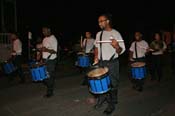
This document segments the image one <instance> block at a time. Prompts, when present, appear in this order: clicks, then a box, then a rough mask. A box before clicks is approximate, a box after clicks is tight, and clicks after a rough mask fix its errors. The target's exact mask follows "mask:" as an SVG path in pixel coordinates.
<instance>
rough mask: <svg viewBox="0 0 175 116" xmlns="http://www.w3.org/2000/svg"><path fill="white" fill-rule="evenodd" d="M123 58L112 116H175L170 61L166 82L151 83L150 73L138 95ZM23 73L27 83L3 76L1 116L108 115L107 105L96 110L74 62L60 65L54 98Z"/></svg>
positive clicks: (166, 69)
mask: <svg viewBox="0 0 175 116" xmlns="http://www.w3.org/2000/svg"><path fill="white" fill-rule="evenodd" d="M69 58H70V57H69ZM122 58H124V56H123V57H122ZM122 58H121V63H120V67H121V69H120V86H119V103H118V104H117V106H116V110H115V111H114V112H113V114H112V115H111V116H175V84H174V83H175V79H174V78H175V77H173V76H172V75H171V69H170V67H169V65H168V64H167V62H165V63H164V67H165V68H164V71H163V72H164V76H163V79H162V80H161V81H160V82H158V81H156V80H154V81H151V80H150V75H149V74H147V76H146V80H145V84H144V89H143V91H142V92H138V91H136V90H134V89H133V88H132V84H131V82H130V79H129V78H128V75H129V70H130V69H129V68H128V65H127V60H126V59H124V60H123V59H122ZM24 67H25V66H24ZM24 72H25V75H26V82H25V83H24V84H19V83H18V82H19V78H18V77H14V78H15V79H14V80H13V81H12V82H9V81H8V79H7V77H6V76H4V75H2V74H1V77H0V116H105V115H104V114H103V110H104V109H105V108H106V104H104V105H103V107H102V108H101V109H100V110H95V109H94V108H93V106H94V103H89V102H88V100H89V99H90V98H92V97H93V96H92V95H91V93H90V92H89V89H88V87H87V86H82V85H81V82H82V80H83V77H84V75H85V73H80V72H79V69H78V68H77V67H76V66H75V65H74V61H71V60H66V59H64V61H60V63H58V65H57V68H56V72H55V77H56V81H55V92H54V96H52V97H51V98H44V97H43V95H44V94H45V92H46V88H45V86H44V85H43V84H42V83H34V82H32V80H31V74H30V69H28V68H27V67H25V68H24Z"/></svg>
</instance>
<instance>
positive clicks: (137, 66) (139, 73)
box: [131, 62, 146, 79]
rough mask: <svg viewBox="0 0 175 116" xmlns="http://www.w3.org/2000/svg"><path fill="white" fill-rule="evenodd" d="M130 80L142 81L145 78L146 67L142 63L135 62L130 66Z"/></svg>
mask: <svg viewBox="0 0 175 116" xmlns="http://www.w3.org/2000/svg"><path fill="white" fill-rule="evenodd" d="M131 67H132V68H131V72H132V78H135V79H143V78H144V77H145V76H146V66H145V63H144V62H135V63H132V64H131Z"/></svg>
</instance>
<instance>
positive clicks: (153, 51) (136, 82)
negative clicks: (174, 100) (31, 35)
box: [10, 14, 175, 115]
mask: <svg viewBox="0 0 175 116" xmlns="http://www.w3.org/2000/svg"><path fill="white" fill-rule="evenodd" d="M98 24H99V27H100V29H101V30H100V31H99V32H97V33H96V37H95V38H93V37H92V32H90V31H86V32H85V38H84V39H83V40H82V41H81V42H80V45H81V50H80V51H81V52H82V53H83V54H81V55H87V56H88V57H89V59H90V60H89V61H90V62H89V64H88V65H87V67H90V66H94V67H95V68H94V69H98V68H99V67H100V68H105V69H108V72H107V73H108V76H109V82H107V84H108V86H107V87H108V89H109V90H108V89H107V91H105V92H104V91H101V92H102V93H101V94H100V93H97V94H94V93H92V94H93V95H94V98H95V99H96V101H97V103H96V104H95V106H94V108H95V109H100V107H101V106H102V105H103V104H104V102H106V103H107V104H108V105H107V107H106V109H105V110H104V111H103V113H105V114H107V115H108V114H111V113H112V112H113V111H114V110H115V109H116V105H117V104H118V88H119V83H120V78H119V77H120V71H119V70H120V65H119V64H120V60H119V57H120V55H122V54H123V53H124V52H126V51H127V48H126V47H125V46H126V45H125V41H124V40H127V39H126V38H123V36H122V35H121V34H120V32H119V31H118V30H116V29H114V28H113V24H112V16H111V15H110V14H102V15H100V16H99V17H98ZM42 34H43V38H38V39H37V41H36V46H35V51H36V56H35V57H34V58H35V61H36V62H38V63H44V64H45V65H46V69H47V71H46V72H45V73H47V78H46V79H44V80H43V81H42V82H43V84H44V85H45V86H46V88H47V89H46V94H45V95H44V97H46V98H50V97H51V96H53V95H54V84H55V75H54V74H55V71H56V70H55V67H56V65H57V63H56V62H57V57H58V54H57V53H58V48H59V46H58V38H56V36H55V35H54V34H53V33H52V31H51V27H47V26H44V27H42ZM162 37H163V36H162V35H161V33H160V32H155V33H154V36H153V39H152V41H151V42H150V43H149V42H147V40H146V39H145V38H144V35H143V33H142V32H141V31H136V32H135V33H134V37H133V38H134V41H132V43H131V44H130V47H129V48H128V51H129V55H128V64H129V68H130V69H131V70H130V75H129V78H131V82H132V84H133V88H134V89H135V90H137V91H139V92H141V91H143V86H144V80H145V77H146V75H147V72H149V73H150V75H151V80H156V79H157V80H158V81H159V82H160V81H161V80H162V78H164V77H163V76H164V75H165V74H163V71H162V70H163V69H162V68H163V65H162V61H163V59H162V58H163V55H164V54H166V49H167V44H166V43H165V41H164V40H163V38H162ZM10 38H11V39H12V41H13V42H12V45H13V47H12V48H13V50H12V54H11V56H12V57H11V58H10V59H11V60H12V62H13V63H14V64H15V66H17V70H18V75H19V77H20V83H24V82H25V75H24V74H23V71H22V67H21V65H22V62H21V61H22V59H21V58H22V42H21V41H20V38H19V36H18V35H17V34H16V33H11V36H10ZM170 46H171V47H170V48H171V59H172V61H171V62H172V63H171V64H172V73H173V74H175V35H174V38H173V39H172V42H171V44H170ZM81 60H83V59H81ZM86 62H87V61H86ZM83 66H84V65H83ZM80 67H81V66H80ZM83 68H84V67H83ZM140 75H141V76H140ZM85 77H86V76H85ZM83 83H86V84H83V85H88V84H89V83H88V77H86V78H84V80H83ZM101 86H105V85H101ZM88 87H91V86H88ZM91 89H93V88H91ZM100 89H101V88H100ZM102 89H104V88H103V87H102Z"/></svg>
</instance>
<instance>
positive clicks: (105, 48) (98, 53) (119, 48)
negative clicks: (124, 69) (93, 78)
mask: <svg viewBox="0 0 175 116" xmlns="http://www.w3.org/2000/svg"><path fill="white" fill-rule="evenodd" d="M98 23H99V26H100V28H101V29H102V31H99V32H98V33H97V34H96V40H95V51H94V55H95V56H94V64H97V63H98V64H99V66H101V67H103V66H104V67H107V68H109V77H110V80H111V86H112V87H111V90H110V91H109V92H108V93H107V94H101V95H97V96H98V97H97V104H96V105H95V109H98V108H100V107H101V106H102V104H103V103H104V101H105V100H107V103H108V106H107V108H106V109H105V110H104V113H105V114H111V113H112V112H113V111H114V110H115V105H116V104H117V103H118V101H117V100H118V99H117V97H118V84H119V60H118V57H119V55H121V54H122V53H123V52H124V51H125V44H124V41H123V38H122V36H121V34H120V33H119V32H118V31H117V30H115V29H113V28H112V20H111V15H110V14H102V15H100V16H99V18H98Z"/></svg>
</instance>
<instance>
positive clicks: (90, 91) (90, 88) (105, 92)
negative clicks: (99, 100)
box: [89, 87, 111, 94]
mask: <svg viewBox="0 0 175 116" xmlns="http://www.w3.org/2000/svg"><path fill="white" fill-rule="evenodd" d="M110 90H111V87H109V88H108V89H107V90H106V91H103V92H93V91H92V90H91V88H90V87H89V91H90V92H91V93H93V94H105V93H107V92H109V91H110Z"/></svg>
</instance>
